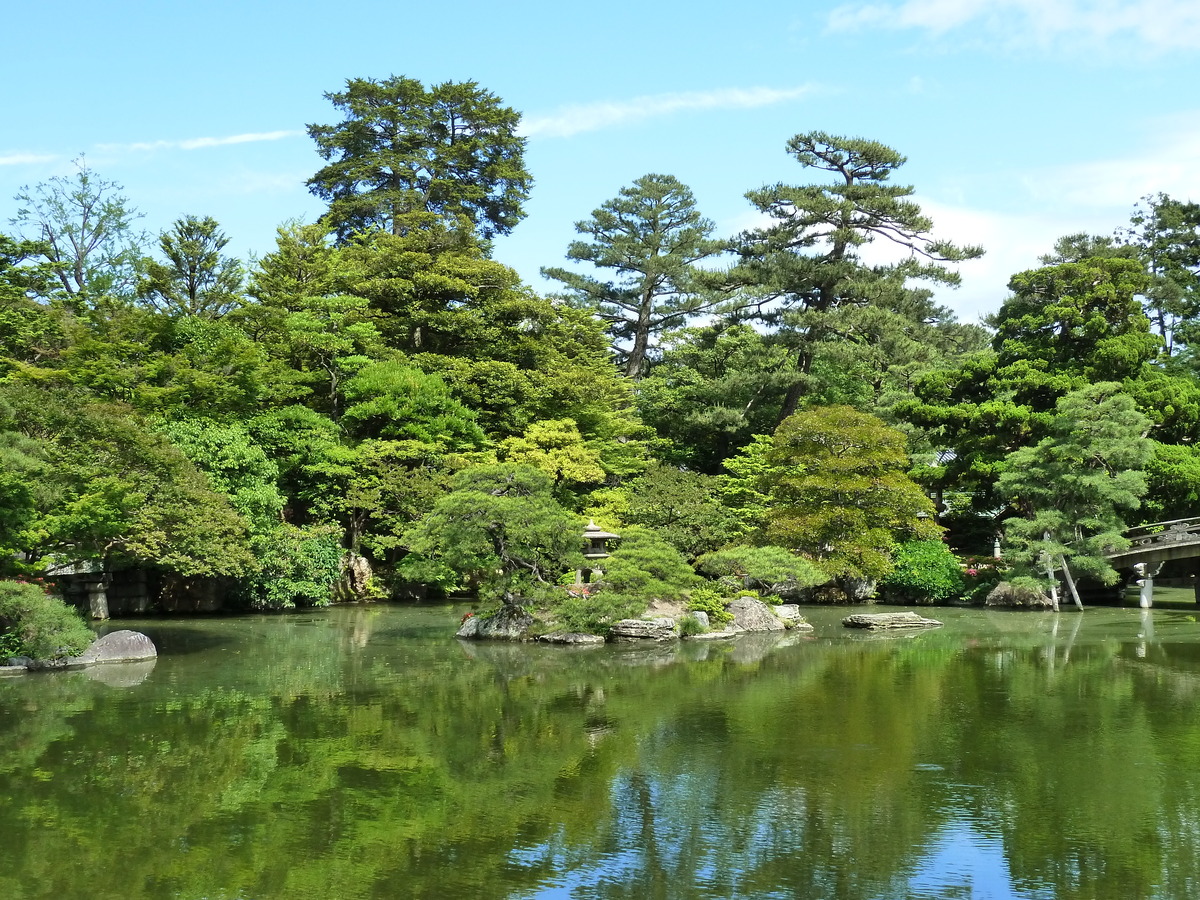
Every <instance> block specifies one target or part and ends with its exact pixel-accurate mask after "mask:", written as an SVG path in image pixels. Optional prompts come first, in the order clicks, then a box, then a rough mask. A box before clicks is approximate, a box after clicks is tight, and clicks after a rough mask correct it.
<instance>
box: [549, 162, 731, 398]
mask: <svg viewBox="0 0 1200 900" xmlns="http://www.w3.org/2000/svg"><path fill="white" fill-rule="evenodd" d="M713 228H714V226H713V223H712V222H711V221H709V220H708V219H705V218H703V217H702V216H701V215H700V213H699V212H698V211H697V210H696V200H695V197H693V196H692V192H691V190H690V189H689V188H688V187H687V185H685V184H683V183H681V182H680V181H679V180H678V179H676V178H674V177H673V176H671V175H653V174H651V175H643V176H642V177H641V178H639V179H637V180H636V181H635V182H634V183H633V184H632V185H631V186H629V187H625V188H621V191H620V196H618V197H616V198H614V199H612V200H609V201H608V202H606V203H605V204H603V205H602V206H601V207H600V208H599V209H596V210H594V211H593V212H592V217H591V218H590V219H587V220H585V221H581V222H576V223H575V230H576V231H577V232H579V233H580V234H584V235H588V236H589V237H590V239H591V240H590V241H587V240H579V241H574V242H572V243H571V245H570V246H569V247H568V248H567V258H568V259H571V260H575V261H579V262H589V263H592V265H594V266H595V267H596V268H598V269H602V270H611V272H612V276H613V278H612V280H611V281H603V280H601V279H599V278H596V277H594V276H591V275H586V274H581V273H578V272H572V271H571V270H569V269H563V268H559V267H550V268H543V269H542V274H543V275H545V276H546V277H547V278H553V279H555V280H557V281H561V282H562V283H563V284H564V285H566V287H567V288H568V289H569V290H570V292H571V293H570V297H571V299H572V300H573V301H574V302H576V303H577V304H579V305H581V306H582V307H584V308H586V309H591V310H594V311H595V312H596V314H597V315H599V316H600V318H601V319H602V320H603V321H604V322H606V323H607V327H608V331H609V334H611V335H612V337H613V342H614V347H615V348H616V349H617V351H618V353H619V354H620V355H622V356H623V357H624V360H625V374H626V376H628V377H631V378H640V377H641V375H642V374H643V372H644V370H645V367H646V355H647V353H648V352H649V351H650V349H651V347H652V343H653V341H654V339H655V338H657V337H660V336H661V335H662V334H663V333H664V332H667V331H669V330H671V329H675V328H679V327H681V326H683V325H685V324H687V322H688V320H689V318H691V317H693V316H696V315H700V314H703V313H705V312H707V311H709V310H711V309H713V308H714V307H715V306H716V305H717V304H718V303H720V302H721V301H722V300H723V299H724V295H723V294H721V293H719V292H717V291H716V290H714V289H713V284H712V282H713V278H712V277H711V273H706V272H703V271H702V270H700V269H698V268H697V267H696V264H697V263H699V262H701V261H702V260H705V259H709V258H710V257H712V256H714V255H716V254H718V253H721V252H722V251H724V250H726V249H728V246H729V244H728V242H727V241H720V240H714V239H713V237H712V232H713ZM626 343H628V344H629V346H628V348H627V349H625V344H626Z"/></svg>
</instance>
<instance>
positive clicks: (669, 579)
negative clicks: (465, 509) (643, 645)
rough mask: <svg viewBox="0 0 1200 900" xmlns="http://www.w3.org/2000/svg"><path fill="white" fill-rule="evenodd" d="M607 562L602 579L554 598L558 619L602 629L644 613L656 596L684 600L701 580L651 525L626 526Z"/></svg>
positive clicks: (586, 628) (568, 624) (578, 628)
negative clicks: (580, 589) (588, 587)
mask: <svg viewBox="0 0 1200 900" xmlns="http://www.w3.org/2000/svg"><path fill="white" fill-rule="evenodd" d="M603 566H604V570H603V575H601V576H599V578H600V580H599V584H598V585H595V584H594V585H593V586H592V587H591V588H590V589H589V590H586V591H572V592H568V593H566V594H565V595H563V594H560V595H559V596H558V597H557V598H556V600H555V602H554V603H553V604H552V606H551V611H552V613H553V615H554V618H555V619H556V620H557V621H558V623H559V624H560V625H562V626H563V627H565V628H568V629H570V630H572V631H586V632H591V633H595V634H604V633H607V631H608V629H609V627H610V626H611V625H612V624H613V623H614V622H617V621H620V620H621V619H628V618H633V617H636V616H640V615H642V614H643V613H645V611H646V607H647V606H649V605H650V603H651V602H653V601H654V600H664V601H668V602H679V601H682V600H683V599H684V598H685V597H686V596H687V593H688V591H690V590H692V589H694V588H697V587H699V586H700V584H701V579H700V578H699V577H698V576H697V575H696V573H695V572H694V571H693V570H692V567H691V566H689V565H688V563H687V560H685V559H684V558H683V556H682V554H680V552H679V551H678V550H676V549H675V548H674V547H672V546H671V545H670V544H669V543H667V542H666V541H665V540H663V538H662V537H661V536H659V535H658V534H657V533H656V532H655V531H654V530H653V529H650V528H642V527H640V526H636V525H634V526H629V527H626V528H622V530H621V540H620V542H619V543H618V545H617V547H616V549H614V550H613V552H612V555H611V556H609V558H608V559H606V560H603Z"/></svg>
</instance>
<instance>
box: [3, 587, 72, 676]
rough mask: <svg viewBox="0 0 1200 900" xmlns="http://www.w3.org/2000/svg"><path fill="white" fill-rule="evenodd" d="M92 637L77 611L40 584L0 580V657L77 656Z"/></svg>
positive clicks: (46, 657)
mask: <svg viewBox="0 0 1200 900" xmlns="http://www.w3.org/2000/svg"><path fill="white" fill-rule="evenodd" d="M95 639H96V636H95V635H94V634H92V630H91V629H90V628H88V627H87V625H85V624H84V623H83V620H82V619H81V618H79V614H78V613H76V612H75V610H73V609H71V608H70V607H69V606H67V605H66V604H65V603H63V602H62V600H60V599H58V598H57V597H55V596H53V595H52V594H49V593H47V592H46V590H45V589H44V588H43V587H42V586H41V585H40V584H30V583H28V582H22V581H0V657H8V656H28V657H30V658H32V659H36V660H53V659H59V658H61V657H64V656H78V655H79V654H80V653H82V652H83V651H84V650H86V649H87V647H88V645H89V644H90V643H91V642H92V641H94V640H95Z"/></svg>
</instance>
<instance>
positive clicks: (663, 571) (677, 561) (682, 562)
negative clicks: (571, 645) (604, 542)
mask: <svg viewBox="0 0 1200 900" xmlns="http://www.w3.org/2000/svg"><path fill="white" fill-rule="evenodd" d="M602 580H603V583H604V584H605V585H606V588H605V590H612V591H614V592H615V593H618V594H623V595H624V596H627V597H633V598H637V599H638V600H640V601H641V603H642V606H643V608H644V607H645V606H646V604H648V603H649V602H650V601H651V600H654V599H659V600H668V601H670V600H680V599H682V598H683V596H684V595H685V594H686V593H687V591H688V589H689V588H692V587H696V586H697V585H699V584H700V578H699V576H697V575H696V573H695V571H694V570H693V569H692V567H691V566H690V565H688V562H687V560H686V559H684V558H683V554H682V553H680V552H679V551H678V550H676V549H675V548H674V547H672V546H671V545H670V544H669V543H668V542H667V541H666V540H664V539H663V538H662V537H661V536H660V535H659V534H658V533H657V532H656V531H655V530H654V529H653V528H645V527H643V526H639V525H631V526H629V527H627V528H625V529H624V530H623V531H622V532H621V540H620V542H619V543H618V544H617V547H616V549H614V550H613V552H612V555H611V556H610V557H609V558H608V559H606V560H604V575H603V579H602Z"/></svg>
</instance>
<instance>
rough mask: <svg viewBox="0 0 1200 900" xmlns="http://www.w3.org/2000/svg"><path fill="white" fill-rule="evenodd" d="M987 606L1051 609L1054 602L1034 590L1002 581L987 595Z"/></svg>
mask: <svg viewBox="0 0 1200 900" xmlns="http://www.w3.org/2000/svg"><path fill="white" fill-rule="evenodd" d="M984 603H986V604H987V605H988V606H1008V607H1012V608H1014V609H1053V608H1054V602H1053V601H1052V600H1051V599H1050V597H1049V595H1048V594H1045V593H1043V592H1042V591H1039V590H1037V589H1035V588H1026V587H1018V586H1017V585H1015V584H1010V583H1009V582H1007V581H1002V582H1000V583H999V584H998V585H996V586H995V587H994V588H992V590H991V592H990V593H989V594H988V595H987V599H986V600H985V601H984Z"/></svg>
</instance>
